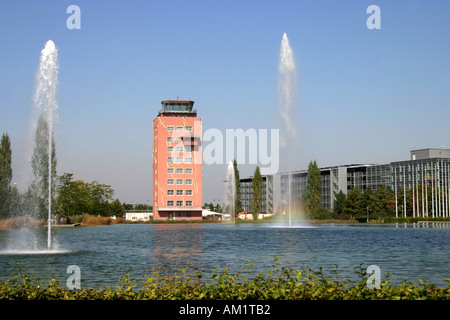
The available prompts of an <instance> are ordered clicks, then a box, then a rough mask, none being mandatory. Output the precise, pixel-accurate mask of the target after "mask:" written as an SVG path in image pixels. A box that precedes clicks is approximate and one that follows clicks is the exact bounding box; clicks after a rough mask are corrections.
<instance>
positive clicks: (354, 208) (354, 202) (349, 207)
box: [344, 188, 362, 217]
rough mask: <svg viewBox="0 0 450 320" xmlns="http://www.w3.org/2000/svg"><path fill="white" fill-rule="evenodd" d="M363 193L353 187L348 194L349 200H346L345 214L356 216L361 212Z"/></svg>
mask: <svg viewBox="0 0 450 320" xmlns="http://www.w3.org/2000/svg"><path fill="white" fill-rule="evenodd" d="M361 213H362V211H361V193H360V192H359V190H358V189H357V188H353V189H351V190H350V191H349V193H348V194H347V201H346V202H345V207H344V214H348V215H350V216H351V217H354V216H356V215H358V214H361Z"/></svg>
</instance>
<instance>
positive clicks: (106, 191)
mask: <svg viewBox="0 0 450 320" xmlns="http://www.w3.org/2000/svg"><path fill="white" fill-rule="evenodd" d="M113 194H114V190H113V189H112V188H111V186H109V185H105V184H100V183H98V182H97V181H94V182H90V183H86V182H84V181H83V180H73V174H72V173H65V174H64V175H62V176H61V177H59V184H58V201H57V205H58V213H59V214H60V215H63V216H71V215H76V214H82V213H89V214H95V215H101V216H111V215H113V214H114V212H113V210H112V206H111V204H110V202H109V201H110V200H112V196H113Z"/></svg>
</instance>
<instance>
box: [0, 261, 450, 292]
mask: <svg viewBox="0 0 450 320" xmlns="http://www.w3.org/2000/svg"><path fill="white" fill-rule="evenodd" d="M277 260H278V259H277V258H276V257H275V259H274V263H273V268H272V269H271V270H269V271H267V272H266V273H261V272H259V273H255V272H254V270H253V268H254V267H255V265H254V264H252V262H251V261H250V262H249V263H248V264H246V265H245V270H244V269H242V268H241V269H240V270H239V271H238V272H235V273H232V272H230V269H229V268H228V267H226V268H225V269H224V270H222V271H219V270H218V269H213V270H212V271H211V273H210V274H206V275H205V274H204V271H201V270H198V269H195V268H194V269H193V270H191V269H190V268H186V269H182V270H181V271H180V273H179V274H173V275H169V274H167V273H166V272H165V271H164V270H162V269H158V268H153V269H151V271H150V272H149V273H148V274H147V275H146V276H145V277H143V279H139V278H137V279H131V278H130V276H129V275H128V274H125V275H123V276H122V277H121V278H120V279H119V282H118V284H117V286H115V287H103V288H101V289H81V290H76V289H73V290H69V289H66V288H63V287H61V286H60V285H61V283H59V282H58V281H56V280H55V279H52V280H51V281H50V282H49V284H48V285H47V286H43V285H41V284H39V283H38V282H37V281H36V280H33V279H31V278H30V276H29V275H27V274H24V273H23V272H20V273H17V274H15V275H13V276H11V279H10V280H6V281H2V282H0V299H21V300H42V299H45V300H145V299H150V300H245V299H251V300H305V299H306V300H402V299H407V300H417V299H420V300H422V299H433V300H443V299H444V300H448V299H449V298H450V285H447V287H445V288H438V287H436V286H435V285H433V284H428V283H427V282H422V281H420V284H419V285H416V284H415V283H410V282H405V281H403V282H401V283H400V284H399V285H394V284H393V282H392V281H391V278H390V275H389V274H386V278H385V279H384V280H383V281H382V282H381V284H380V288H379V289H369V288H368V286H367V279H368V275H367V274H366V271H365V270H364V269H363V268H362V265H359V266H357V267H355V272H356V273H357V274H358V276H359V277H360V279H361V280H360V281H357V282H353V281H350V280H348V279H347V280H343V279H342V277H341V276H339V275H338V267H337V265H335V267H336V268H335V270H332V274H333V275H334V279H333V280H330V279H327V278H326V277H325V276H324V275H323V272H322V268H320V269H319V270H318V271H313V270H311V269H310V268H306V270H294V269H292V268H291V267H285V266H281V263H278V262H277ZM447 280H449V279H447Z"/></svg>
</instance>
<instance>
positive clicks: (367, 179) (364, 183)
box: [240, 148, 450, 217]
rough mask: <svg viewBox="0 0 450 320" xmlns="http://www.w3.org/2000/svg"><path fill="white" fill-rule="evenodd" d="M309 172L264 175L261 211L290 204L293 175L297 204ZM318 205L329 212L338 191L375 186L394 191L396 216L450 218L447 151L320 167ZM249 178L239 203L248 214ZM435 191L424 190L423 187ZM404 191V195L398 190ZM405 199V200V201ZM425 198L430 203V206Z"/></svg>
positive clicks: (449, 157) (243, 183)
mask: <svg viewBox="0 0 450 320" xmlns="http://www.w3.org/2000/svg"><path fill="white" fill-rule="evenodd" d="M307 173H308V172H307V170H302V171H293V172H289V173H288V172H285V173H277V174H274V175H266V176H263V179H264V184H263V188H264V193H263V194H264V197H263V203H262V206H261V212H260V213H277V212H281V211H283V210H286V206H287V203H288V200H287V195H288V194H289V191H288V183H289V182H288V181H289V180H288V179H289V177H291V195H292V201H293V203H294V205H295V204H298V203H299V202H300V201H301V198H302V195H303V192H304V191H305V189H306V183H307ZM320 176H321V203H322V206H323V207H324V208H325V209H327V210H333V205H334V200H335V197H336V194H337V193H338V192H339V191H342V192H344V193H345V194H347V193H348V192H349V191H350V190H352V189H353V188H357V189H358V190H359V191H360V192H361V193H362V192H364V191H365V190H366V189H367V188H371V189H372V190H374V191H375V190H376V189H377V188H378V187H379V186H384V187H388V188H390V189H391V190H392V191H394V192H395V193H396V199H397V200H396V205H397V206H396V210H397V212H396V214H397V215H399V216H400V215H403V216H406V215H408V216H413V217H419V216H420V217H426V216H430V217H449V216H450V150H449V149H444V148H441V149H433V148H429V149H421V150H411V160H405V161H396V162H390V163H385V164H352V165H340V166H333V167H325V168H320ZM251 181H252V180H251V178H244V179H240V187H241V205H242V207H243V208H244V210H247V211H248V212H249V213H251V210H252V208H251V198H252V184H251ZM428 186H430V189H431V190H433V192H431V193H430V192H427V191H426V189H427V187H428ZM406 190H411V192H412V194H413V200H412V202H413V206H412V210H411V212H408V213H407V212H406V209H405V208H406V205H403V204H402V203H401V202H402V201H403V199H404V198H406V195H404V193H405V192H406ZM400 192H403V193H402V194H399V193H400ZM405 201H406V200H405ZM428 202H429V204H428Z"/></svg>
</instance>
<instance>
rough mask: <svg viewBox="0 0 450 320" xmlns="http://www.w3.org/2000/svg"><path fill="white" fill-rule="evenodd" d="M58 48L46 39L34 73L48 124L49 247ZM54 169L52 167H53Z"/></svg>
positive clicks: (38, 105) (37, 105) (39, 107)
mask: <svg viewBox="0 0 450 320" xmlns="http://www.w3.org/2000/svg"><path fill="white" fill-rule="evenodd" d="M58 70H59V66H58V49H57V48H56V46H55V43H54V42H53V41H52V40H48V41H47V43H46V44H45V47H44V49H42V51H41V57H40V61H39V69H38V71H37V73H36V89H35V94H34V105H35V108H36V109H37V110H40V111H41V112H42V114H43V115H44V116H45V119H46V120H47V124H48V137H47V139H48V155H49V156H48V222H47V223H48V232H47V247H48V249H50V248H51V245H52V237H51V210H52V163H53V159H52V156H51V155H52V153H53V150H52V148H53V122H54V119H55V117H56V112H57V110H58V102H57V100H56V87H57V85H58ZM53 169H54V168H53Z"/></svg>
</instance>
